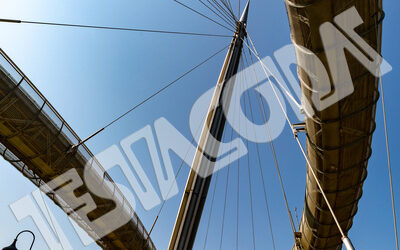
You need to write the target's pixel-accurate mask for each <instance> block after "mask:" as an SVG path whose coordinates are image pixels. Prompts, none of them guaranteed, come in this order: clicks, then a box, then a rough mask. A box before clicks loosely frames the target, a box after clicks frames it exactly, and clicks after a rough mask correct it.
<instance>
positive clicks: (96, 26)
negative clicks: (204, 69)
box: [0, 19, 232, 37]
mask: <svg viewBox="0 0 400 250" xmlns="http://www.w3.org/2000/svg"><path fill="white" fill-rule="evenodd" d="M0 22H3V23H15V24H33V25H48V26H59V27H71V28H87V29H101V30H115V31H131V32H147V33H161V34H174V35H189V36H209V37H232V36H229V35H220V34H208V33H195V32H184V31H169V30H155V29H138V28H124V27H110V26H98V25H85V24H71V23H56V22H42V21H29V20H15V19H0Z"/></svg>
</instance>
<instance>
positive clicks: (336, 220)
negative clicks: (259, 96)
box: [246, 34, 347, 240]
mask: <svg viewBox="0 0 400 250" xmlns="http://www.w3.org/2000/svg"><path fill="white" fill-rule="evenodd" d="M248 38H249V40H250V43H251V45H252V47H253V49H254V51H252V53H253V54H254V55H255V56H256V58H257V59H258V60H259V61H260V62H261V66H262V68H263V70H264V72H265V74H266V75H267V77H268V80H269V83H270V85H271V88H272V90H273V92H274V94H275V97H276V99H277V101H278V102H279V105H280V107H281V110H282V112H283V114H284V115H285V117H286V120H287V122H288V124H289V125H290V127H291V128H292V133H293V134H294V135H295V140H296V141H297V144H298V145H299V148H300V150H301V152H302V153H303V156H304V158H305V160H306V162H307V164H306V165H307V169H308V170H309V171H310V172H311V174H312V176H313V178H314V180H315V182H316V183H317V186H318V188H319V190H320V191H321V194H322V197H323V198H324V200H325V203H326V205H327V206H328V209H329V211H330V213H331V215H332V218H333V220H334V221H335V223H336V226H337V227H338V230H339V232H340V234H341V236H342V240H343V239H347V236H346V235H345V234H344V231H343V229H342V227H341V225H340V223H339V221H338V219H337V217H336V214H335V212H334V211H333V209H332V206H331V204H330V202H329V200H328V198H327V196H326V194H325V191H324V190H323V188H322V186H321V183H320V182H319V180H318V178H317V176H316V174H315V171H314V169H313V168H312V167H311V162H310V160H309V158H308V156H307V154H306V153H305V150H304V148H303V145H302V144H301V142H300V140H299V138H298V136H296V134H295V132H294V131H293V125H292V123H291V122H290V120H289V117H288V115H287V113H286V111H285V109H284V108H283V106H282V103H281V101H280V100H279V97H278V95H277V93H276V90H275V87H274V86H273V84H272V82H271V80H270V79H269V74H268V73H267V70H266V69H265V67H266V66H265V65H264V64H263V63H262V61H261V58H260V57H259V55H258V52H257V50H256V48H255V46H254V43H253V42H252V40H251V37H250V35H249V34H248ZM246 45H247V46H248V47H249V45H248V44H247V43H246ZM249 48H250V47H249ZM289 213H290V211H289ZM292 220H293V219H292ZM292 223H293V222H292Z"/></svg>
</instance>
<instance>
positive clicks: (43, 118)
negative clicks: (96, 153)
mask: <svg viewBox="0 0 400 250" xmlns="http://www.w3.org/2000/svg"><path fill="white" fill-rule="evenodd" d="M0 54H1V55H0V154H1V155H2V156H3V157H4V159H6V160H7V161H8V162H10V163H11V164H12V165H13V166H14V167H15V168H16V169H17V170H18V171H20V172H21V173H22V174H23V175H24V176H25V177H26V178H28V179H29V180H30V181H31V182H32V183H33V184H34V185H36V186H37V187H41V186H42V185H44V184H46V183H48V182H50V181H51V180H53V179H54V178H56V177H58V176H60V175H61V174H63V173H65V172H67V171H68V170H70V169H75V170H76V171H77V173H78V174H79V176H80V177H81V178H82V179H83V173H84V167H85V165H86V164H87V162H88V161H89V160H91V159H93V154H92V153H91V152H90V150H89V149H88V148H87V147H86V145H85V144H81V145H80V146H79V147H77V148H74V150H71V148H72V147H73V146H74V145H78V144H79V143H80V142H81V139H80V138H79V137H78V135H77V134H76V133H75V132H74V130H73V129H72V128H71V127H70V126H69V125H68V123H67V122H66V121H65V120H64V119H63V118H62V117H61V115H60V114H59V113H58V112H57V111H56V110H55V109H54V107H53V106H52V105H51V104H50V103H49V101H48V100H47V99H46V98H45V97H44V96H43V95H42V94H41V93H40V91H39V90H38V89H37V88H36V87H35V85H34V84H33V83H32V82H31V81H30V80H29V78H28V77H27V76H26V75H25V74H24V73H23V72H22V71H21V70H20V69H19V68H18V66H17V65H15V63H14V62H13V61H12V60H11V59H10V58H9V57H8V56H7V54H6V53H5V52H4V51H3V50H2V49H0ZM91 167H92V169H91V170H92V171H93V172H95V173H98V174H100V175H102V176H103V178H104V179H105V180H108V181H109V183H113V181H112V179H111V177H110V176H109V175H108V174H107V173H106V172H105V171H104V169H103V167H102V166H101V164H100V163H98V162H97V161H94V162H93V163H92V164H91ZM105 188H107V189H109V190H108V192H110V193H111V194H113V197H114V199H113V200H114V201H115V200H118V201H120V204H117V205H119V206H121V207H123V210H122V211H121V212H123V213H126V215H127V216H129V217H130V218H131V220H130V221H129V222H128V223H126V224H125V225H123V226H122V227H120V228H118V229H117V230H115V231H114V232H112V233H110V234H108V235H106V236H104V237H101V238H100V239H98V238H99V237H98V236H97V232H96V230H94V229H93V228H92V227H93V226H92V227H90V226H89V225H88V223H86V222H85V220H84V219H83V218H80V217H79V216H76V213H74V214H75V216H74V214H71V217H72V218H73V219H74V221H75V222H76V223H77V224H78V225H79V226H81V227H82V228H83V229H84V230H85V231H86V232H87V233H88V235H90V236H91V237H93V238H94V239H98V240H97V241H96V243H97V244H98V245H99V246H100V247H102V248H104V249H141V248H142V249H145V250H154V249H155V246H154V244H153V242H152V240H151V239H150V238H149V235H148V233H147V231H146V229H145V227H144V226H143V224H142V222H141V221H140V219H139V218H138V216H137V215H136V213H135V211H134V210H133V209H132V207H131V206H130V204H129V202H127V200H126V198H125V197H124V195H123V194H122V193H121V191H120V190H119V189H118V187H117V186H116V184H115V183H113V184H112V185H111V186H107V185H105ZM85 193H89V194H91V191H90V190H89V189H88V187H87V186H86V184H84V185H83V186H81V187H79V190H78V193H76V195H77V196H80V195H82V194H85ZM47 196H48V197H49V198H50V199H52V200H53V201H54V202H55V203H56V204H57V205H58V206H60V207H61V208H62V209H63V210H64V211H68V209H72V210H77V209H80V207H79V208H75V207H72V208H68V207H66V206H68V205H69V204H65V203H61V202H60V200H59V199H60V198H61V199H62V200H68V199H69V197H67V196H64V197H62V196H61V197H58V199H56V197H55V196H54V193H53V192H52V191H51V190H50V191H49V192H47ZM91 196H92V198H93V200H94V202H95V204H96V206H97V209H95V210H94V211H93V212H92V213H91V216H92V218H98V217H100V216H101V215H104V214H106V213H107V212H109V211H111V210H112V209H114V208H115V207H116V204H114V202H113V201H111V200H109V199H102V198H99V197H98V196H95V195H91ZM102 227H106V225H101V224H99V225H95V226H94V228H102Z"/></svg>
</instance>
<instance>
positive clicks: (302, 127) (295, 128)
mask: <svg viewBox="0 0 400 250" xmlns="http://www.w3.org/2000/svg"><path fill="white" fill-rule="evenodd" d="M292 132H293V135H294V136H295V137H297V133H299V132H307V131H306V123H304V122H302V123H295V124H292Z"/></svg>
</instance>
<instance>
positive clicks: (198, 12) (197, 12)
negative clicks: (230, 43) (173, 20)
mask: <svg viewBox="0 0 400 250" xmlns="http://www.w3.org/2000/svg"><path fill="white" fill-rule="evenodd" d="M174 2H176V3H178V4H180V5H182V6H183V7H185V8H187V9H189V10H190V11H192V12H194V13H196V14H198V15H200V16H202V17H204V18H206V19H208V20H210V21H212V22H213V23H215V24H218V25H219V26H221V27H223V28H225V29H227V30H229V31H231V32H235V31H234V30H232V29H231V28H228V27H226V26H225V25H223V24H221V23H219V22H218V21H215V20H214V19H212V18H210V17H208V16H206V15H205V14H203V13H201V12H200V11H197V10H195V9H193V8H192V7H190V6H188V5H186V4H184V3H182V2H180V1H178V0H174Z"/></svg>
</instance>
